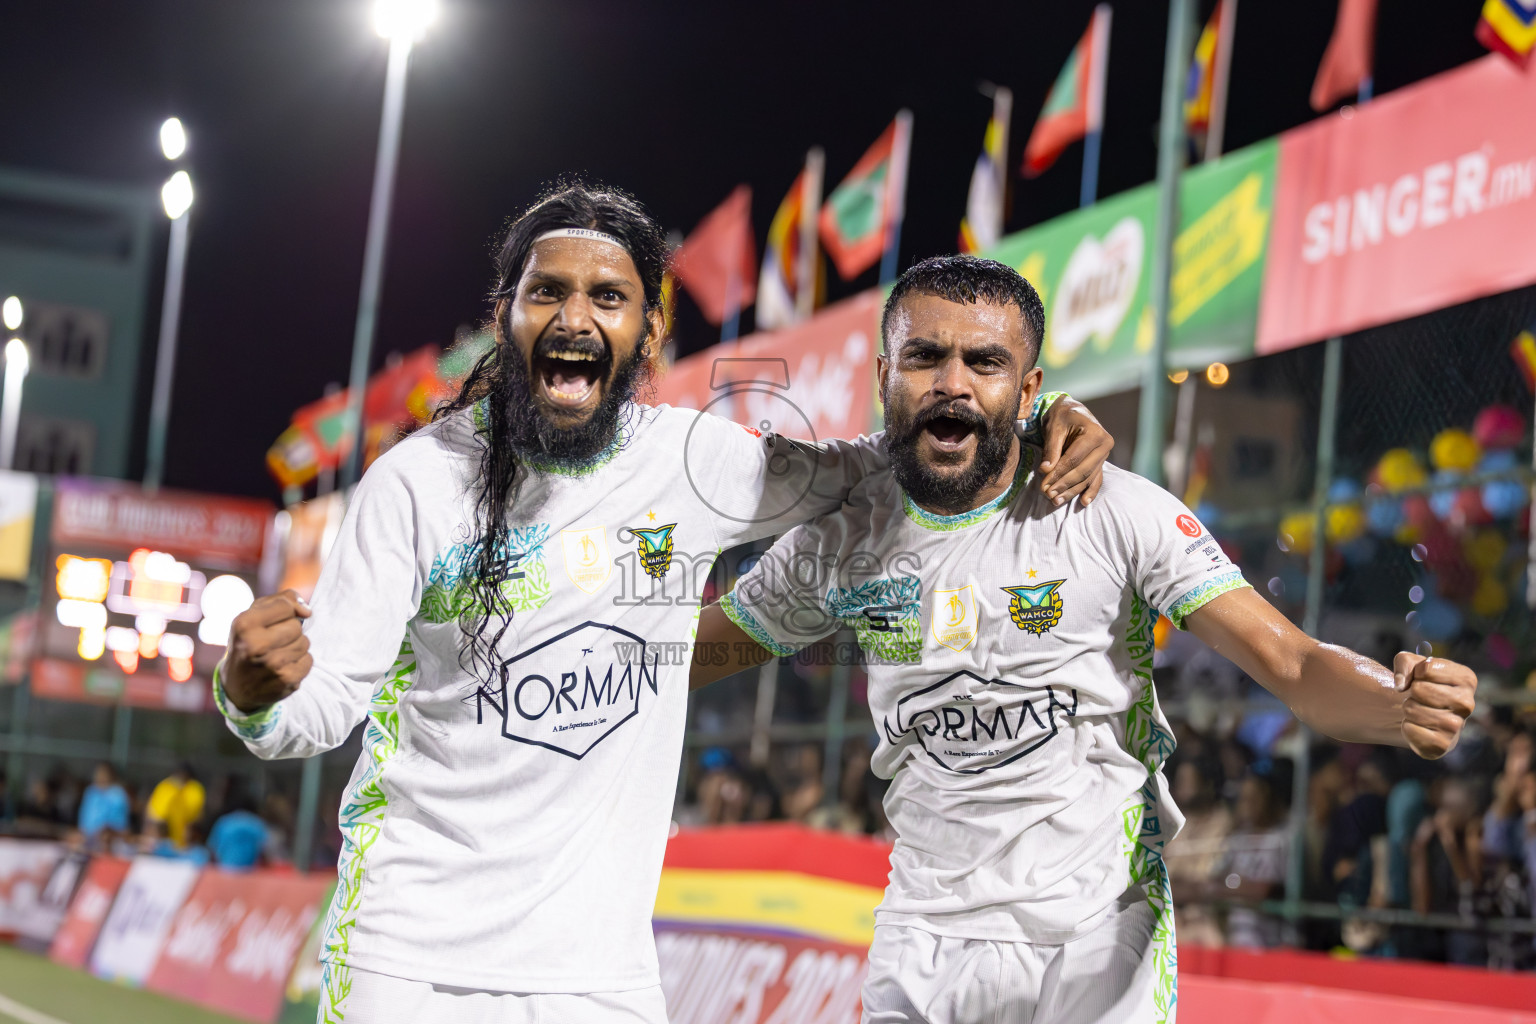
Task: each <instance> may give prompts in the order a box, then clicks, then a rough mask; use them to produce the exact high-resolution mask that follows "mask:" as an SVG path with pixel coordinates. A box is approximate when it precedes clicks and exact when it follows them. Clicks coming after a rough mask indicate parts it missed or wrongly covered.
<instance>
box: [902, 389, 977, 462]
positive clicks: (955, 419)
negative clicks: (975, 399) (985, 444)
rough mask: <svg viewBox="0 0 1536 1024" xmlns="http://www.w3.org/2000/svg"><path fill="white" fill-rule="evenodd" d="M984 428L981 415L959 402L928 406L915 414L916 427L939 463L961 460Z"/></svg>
mask: <svg viewBox="0 0 1536 1024" xmlns="http://www.w3.org/2000/svg"><path fill="white" fill-rule="evenodd" d="M985 428H986V421H985V420H984V419H983V418H982V417H981V415H980V414H978V413H977V412H976V411H975V410H973V409H971V408H970V407H969V406H965V405H959V404H953V405H949V406H945V407H936V408H933V409H929V410H926V411H925V412H924V413H922V414H920V415H919V417H918V430H919V432H920V433H921V435H922V438H923V440H924V441H925V442H926V446H927V448H928V449H929V452H930V454H931V457H932V458H933V460H934V461H935V462H941V463H955V462H962V461H964V460H965V457H966V456H967V454H968V453H969V452H970V451H971V449H972V448H974V447H975V445H976V443H977V435H978V434H979V433H981V432H983V431H984V430H985Z"/></svg>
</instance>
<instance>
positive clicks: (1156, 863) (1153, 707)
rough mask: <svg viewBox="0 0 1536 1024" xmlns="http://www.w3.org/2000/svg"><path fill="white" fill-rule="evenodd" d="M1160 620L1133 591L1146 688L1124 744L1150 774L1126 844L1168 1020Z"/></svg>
mask: <svg viewBox="0 0 1536 1024" xmlns="http://www.w3.org/2000/svg"><path fill="white" fill-rule="evenodd" d="M1156 623H1157V612H1156V611H1154V610H1153V608H1152V606H1151V605H1149V604H1148V603H1147V602H1146V601H1144V600H1142V599H1141V596H1140V595H1138V594H1133V595H1132V596H1131V610H1130V616H1129V619H1128V621H1127V623H1126V630H1125V641H1124V642H1125V648H1126V654H1127V655H1128V656H1129V657H1130V660H1131V671H1132V672H1133V673H1134V674H1135V676H1136V679H1137V681H1138V682H1139V683H1140V684H1141V692H1140V693H1139V694H1138V695H1137V698H1136V701H1135V703H1133V704H1132V705H1131V708H1130V710H1129V711H1127V712H1126V719H1125V744H1126V749H1127V750H1129V751H1130V752H1131V754H1132V755H1133V756H1134V757H1135V758H1136V759H1137V760H1138V761H1140V762H1141V763H1142V765H1143V766H1144V767H1145V768H1146V770H1147V779H1146V782H1145V783H1144V784H1143V785H1142V787H1141V790H1140V791H1139V792H1137V793H1135V794H1133V795H1132V796H1131V798H1130V799H1129V800H1127V801H1126V804H1125V806H1124V807H1123V808H1122V811H1121V817H1122V824H1123V826H1124V828H1123V833H1122V836H1121V849H1122V851H1123V852H1124V854H1125V856H1126V858H1127V861H1128V866H1129V869H1130V880H1131V882H1132V884H1135V885H1140V886H1142V887H1143V888H1144V889H1145V890H1146V893H1147V903H1148V904H1149V905H1150V906H1151V908H1152V959H1153V966H1154V969H1155V971H1156V973H1157V978H1156V980H1155V982H1154V983H1153V996H1152V998H1153V1005H1154V1006H1155V1008H1156V1017H1155V1020H1156V1021H1157V1022H1158V1024H1167V1022H1168V1021H1171V1020H1173V1019H1174V1011H1175V1007H1176V1006H1177V1004H1178V1000H1179V978H1178V964H1179V955H1178V947H1177V944H1176V942H1175V939H1174V930H1173V896H1172V890H1171V889H1170V887H1169V884H1168V868H1167V865H1166V864H1165V863H1164V862H1163V846H1164V845H1165V843H1166V842H1167V839H1166V837H1165V836H1164V835H1163V829H1162V821H1161V819H1160V815H1159V807H1160V804H1161V801H1160V799H1159V796H1158V786H1157V773H1158V771H1159V770H1161V768H1162V766H1163V762H1165V761H1166V760H1167V759H1168V755H1169V754H1171V753H1173V748H1174V739H1173V734H1172V733H1170V732H1169V731H1168V728H1167V727H1166V726H1165V725H1164V724H1163V716H1162V713H1161V712H1160V711H1159V710H1158V706H1157V691H1156V689H1155V688H1154V687H1153V685H1152V652H1153V649H1154V644H1153V640H1152V627H1153V626H1154V625H1155V624H1156Z"/></svg>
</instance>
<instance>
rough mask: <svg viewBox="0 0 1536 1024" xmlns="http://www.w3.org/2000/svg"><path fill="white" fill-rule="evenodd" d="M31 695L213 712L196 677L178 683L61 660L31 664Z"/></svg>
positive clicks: (205, 685) (203, 683) (206, 691)
mask: <svg viewBox="0 0 1536 1024" xmlns="http://www.w3.org/2000/svg"><path fill="white" fill-rule="evenodd" d="M32 692H33V693H34V694H36V695H37V696H39V697H44V698H46V699H48V700H75V701H87V702H92V703H102V704H116V703H122V704H127V705H128V706H129V707H134V708H154V709H155V710H159V711H204V710H212V708H213V695H212V692H211V691H210V690H209V688H208V682H207V680H204V679H201V678H198V677H196V676H194V677H192V678H191V679H188V680H186V681H185V682H177V681H176V680H174V679H170V678H167V677H166V676H163V675H158V674H153V673H145V674H142V675H140V674H134V675H131V676H130V675H124V674H123V673H121V672H117V671H114V670H112V668H110V667H109V666H103V667H102V668H89V667H87V666H85V665H82V664H79V663H76V662H70V661H62V660H60V659H58V658H35V659H33V661H32Z"/></svg>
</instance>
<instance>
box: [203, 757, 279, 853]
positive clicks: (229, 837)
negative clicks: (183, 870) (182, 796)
mask: <svg viewBox="0 0 1536 1024" xmlns="http://www.w3.org/2000/svg"><path fill="white" fill-rule="evenodd" d="M223 806H224V813H223V814H222V815H220V817H219V820H218V821H215V822H214V823H213V829H212V831H210V832H209V833H208V849H209V851H210V852H211V853H212V854H213V860H214V863H216V864H218V866H219V867H221V868H224V869H225V870H226V871H249V870H251V869H252V868H254V867H256V866H257V865H258V864H260V863H261V855H262V850H263V849H265V848H266V845H267V823H266V822H264V821H262V820H261V816H260V815H258V814H257V813H256V801H255V800H254V799H253V798H252V797H251V794H250V790H249V789H248V787H247V786H246V784H245V780H244V779H241V778H240V777H239V776H234V775H232V776H230V778H229V782H228V783H227V785H226V789H225V795H224V804H223Z"/></svg>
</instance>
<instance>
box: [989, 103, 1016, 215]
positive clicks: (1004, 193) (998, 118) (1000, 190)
mask: <svg viewBox="0 0 1536 1024" xmlns="http://www.w3.org/2000/svg"><path fill="white" fill-rule="evenodd" d="M992 120H993V121H995V122H996V123H997V134H998V140H997V149H998V152H999V153H1000V154H1001V158H1000V159H999V160H998V161H997V166H996V167H994V168H993V170H994V171H996V177H997V221H996V223H995V225H994V226H995V229H996V233H995V237H997V238H1002V237H1003V229H1004V227H1005V225H1006V221H1007V219H1008V178H1009V175H1008V128H1009V126H1010V124H1011V123H1012V121H1013V90H1012V89H1010V88H1008V87H1007V86H1005V85H999V86H997V87H996V88H995V89H993V90H992Z"/></svg>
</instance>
